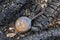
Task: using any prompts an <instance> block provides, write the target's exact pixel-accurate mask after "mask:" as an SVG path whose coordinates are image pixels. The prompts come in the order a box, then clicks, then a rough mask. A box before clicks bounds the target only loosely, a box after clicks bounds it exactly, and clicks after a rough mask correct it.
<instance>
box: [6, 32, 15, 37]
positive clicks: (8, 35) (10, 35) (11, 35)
mask: <svg viewBox="0 0 60 40" xmlns="http://www.w3.org/2000/svg"><path fill="white" fill-rule="evenodd" d="M15 35H16V34H15V33H8V34H7V35H6V36H7V37H14V36H15Z"/></svg>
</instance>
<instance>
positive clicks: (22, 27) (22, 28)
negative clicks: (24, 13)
mask: <svg viewBox="0 0 60 40" xmlns="http://www.w3.org/2000/svg"><path fill="white" fill-rule="evenodd" d="M18 22H19V24H20V27H21V29H19V27H18V26H16V30H17V31H20V32H23V31H25V24H24V23H23V22H21V21H20V20H18Z"/></svg>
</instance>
